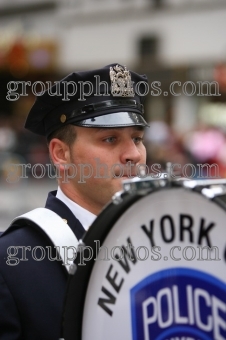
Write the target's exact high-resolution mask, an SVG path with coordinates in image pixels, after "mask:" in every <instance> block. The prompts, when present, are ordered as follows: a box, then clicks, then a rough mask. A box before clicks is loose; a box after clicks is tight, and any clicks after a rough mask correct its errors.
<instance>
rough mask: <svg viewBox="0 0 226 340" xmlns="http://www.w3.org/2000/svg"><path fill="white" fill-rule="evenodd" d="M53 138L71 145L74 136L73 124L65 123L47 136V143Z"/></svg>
mask: <svg viewBox="0 0 226 340" xmlns="http://www.w3.org/2000/svg"><path fill="white" fill-rule="evenodd" d="M53 138H57V139H59V140H61V141H62V142H64V143H65V144H67V145H68V146H71V145H72V144H73V143H74V141H75V138H76V129H75V128H74V125H71V124H68V125H65V126H63V127H61V128H59V129H57V130H56V131H54V132H53V133H51V134H50V135H49V136H48V137H47V143H48V145H49V143H50V141H51V140H52V139H53Z"/></svg>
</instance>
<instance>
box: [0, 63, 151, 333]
mask: <svg viewBox="0 0 226 340" xmlns="http://www.w3.org/2000/svg"><path fill="white" fill-rule="evenodd" d="M147 89H148V85H147V78H146V76H141V75H139V74H136V73H134V72H130V71H129V70H128V69H127V68H126V67H125V66H122V65H119V64H112V65H108V66H106V67H103V68H101V69H97V70H92V71H88V72H77V73H72V74H70V75H69V76H67V77H66V78H64V79H63V80H61V81H60V82H58V83H56V84H55V85H54V86H53V87H52V88H51V89H48V90H47V91H46V92H45V93H43V94H42V95H40V96H38V97H37V98H36V101H35V104H34V105H33V107H32V108H31V110H30V113H29V115H28V117H27V120H26V124H25V128H27V129H28V130H30V131H32V132H34V133H37V134H39V135H44V136H46V137H47V141H48V147H49V154H50V158H51V161H52V163H53V164H54V166H55V168H56V177H57V181H58V189H57V190H56V191H53V192H50V193H49V195H48V198H47V201H46V205H45V208H47V210H48V211H49V212H50V211H52V212H54V213H56V214H57V215H58V218H59V217H60V220H61V221H64V223H65V224H64V225H65V228H66V226H67V228H69V229H70V231H72V232H73V235H75V236H76V238H77V239H80V238H81V237H82V236H83V234H84V232H85V231H86V230H87V229H88V227H89V226H90V225H91V224H92V222H93V220H94V219H95V217H96V216H97V215H98V214H99V213H100V211H101V209H102V208H103V207H104V205H105V204H106V203H107V202H108V201H109V200H110V199H111V197H112V195H113V194H114V193H115V192H116V191H118V190H121V182H122V179H124V178H128V177H133V176H135V175H136V174H137V165H139V164H144V163H145V162H146V152H145V147H144V145H143V134H144V128H145V127H146V126H147V123H146V121H145V120H144V117H143V112H144V110H143V101H144V97H145V95H146V94H147ZM128 165H129V166H128ZM32 195H34V193H31V199H32ZM40 219H42V220H44V224H45V225H46V226H47V229H48V226H50V221H49V220H48V219H45V218H43V217H42V216H41V217H40ZM42 223H43V221H42ZM38 224H39V223H37V224H36V223H33V222H32V221H29V220H27V219H23V218H22V219H18V220H16V221H15V222H14V223H13V225H12V226H11V227H10V228H8V230H7V231H5V232H4V233H3V234H2V235H1V237H0V339H1V340H14V339H15V340H16V339H21V340H56V339H58V338H59V337H60V327H61V316H62V310H63V300H64V293H65V288H66V282H67V276H68V273H67V271H66V269H65V266H64V265H62V262H61V261H59V258H58V254H57V250H56V249H57V248H56V247H54V246H53V243H52V241H51V239H50V237H48V235H46V234H45V232H44V231H43V230H42V229H40V228H39V227H38ZM65 230H66V229H65ZM54 234H56V235H57V236H58V237H59V238H61V236H62V237H63V234H64V233H62V234H61V231H60V229H59V230H58V228H57V227H56V229H54ZM43 249H45V250H46V251H47V250H48V255H49V256H44V255H46V254H43ZM54 259H55V260H54Z"/></svg>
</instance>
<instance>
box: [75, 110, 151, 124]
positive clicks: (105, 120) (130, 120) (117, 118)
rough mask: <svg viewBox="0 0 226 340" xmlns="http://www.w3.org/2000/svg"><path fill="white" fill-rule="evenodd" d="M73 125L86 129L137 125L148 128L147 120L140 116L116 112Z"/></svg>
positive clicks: (132, 113)
mask: <svg viewBox="0 0 226 340" xmlns="http://www.w3.org/2000/svg"><path fill="white" fill-rule="evenodd" d="M71 124H74V125H79V126H85V127H124V126H135V125H139V126H144V127H146V126H147V127H148V124H147V122H146V121H145V119H144V118H143V117H142V116H141V115H140V114H138V113H134V112H115V113H110V114H107V115H103V116H98V117H94V118H89V119H86V120H82V121H80V122H76V123H71Z"/></svg>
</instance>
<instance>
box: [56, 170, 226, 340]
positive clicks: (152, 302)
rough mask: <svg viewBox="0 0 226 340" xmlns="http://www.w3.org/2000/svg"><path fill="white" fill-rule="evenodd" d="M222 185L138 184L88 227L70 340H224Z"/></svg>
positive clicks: (68, 313) (68, 311)
mask: <svg viewBox="0 0 226 340" xmlns="http://www.w3.org/2000/svg"><path fill="white" fill-rule="evenodd" d="M225 202H226V181H225V180H204V181H187V180H183V181H173V182H171V181H169V180H168V179H167V178H164V176H161V178H159V179H148V178H145V179H132V180H128V181H124V191H122V192H120V193H117V194H116V195H115V197H114V198H113V201H112V203H110V204H109V205H108V206H107V207H106V208H105V209H104V210H103V212H102V213H101V214H100V215H99V216H98V218H97V219H96V221H95V222H94V224H93V225H92V227H91V228H90V229H89V231H88V232H87V234H86V235H85V237H84V239H83V243H81V245H82V246H80V256H78V257H77V258H76V260H75V263H74V268H75V269H76V270H75V271H74V272H75V273H73V275H71V276H70V281H69V285H68V291H67V296H66V303H65V311H64V317H63V332H62V338H64V339H65V340H72V339H82V340H90V339H95V340H105V339H108V340H113V339H114V340H115V339H132V340H175V339H177V340H182V339H183V340H213V339H214V340H223V339H226V271H225V269H226V255H225V254H226V237H225V236H226V227H225V223H226V222H225V221H226V212H225V207H226V205H225Z"/></svg>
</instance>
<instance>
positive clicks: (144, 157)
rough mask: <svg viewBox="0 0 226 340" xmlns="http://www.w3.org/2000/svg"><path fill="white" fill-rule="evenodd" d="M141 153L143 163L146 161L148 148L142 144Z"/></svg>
mask: <svg viewBox="0 0 226 340" xmlns="http://www.w3.org/2000/svg"><path fill="white" fill-rule="evenodd" d="M140 155H141V160H142V162H141V163H146V158H147V152H146V148H145V146H144V145H142V147H141V151H140Z"/></svg>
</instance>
